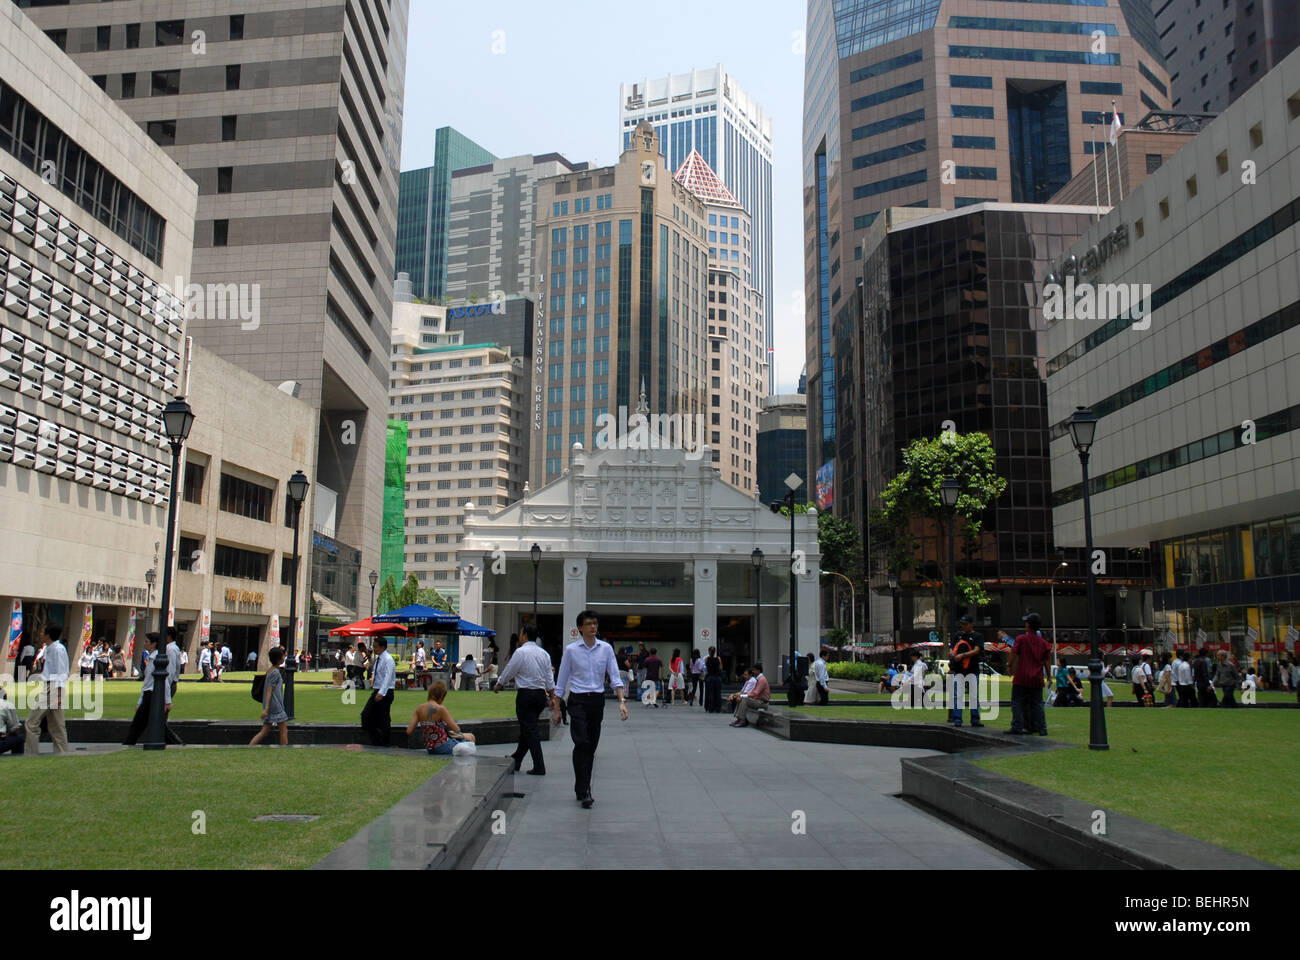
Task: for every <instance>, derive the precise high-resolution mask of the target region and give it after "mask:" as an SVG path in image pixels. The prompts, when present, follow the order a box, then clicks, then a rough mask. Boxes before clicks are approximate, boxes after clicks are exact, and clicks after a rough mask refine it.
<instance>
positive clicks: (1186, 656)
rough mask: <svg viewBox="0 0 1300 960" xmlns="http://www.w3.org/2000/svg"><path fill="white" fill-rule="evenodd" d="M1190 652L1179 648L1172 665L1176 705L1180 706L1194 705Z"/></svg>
mask: <svg viewBox="0 0 1300 960" xmlns="http://www.w3.org/2000/svg"><path fill="white" fill-rule="evenodd" d="M1191 656H1192V655H1191V653H1190V652H1189V651H1187V650H1179V651H1178V656H1177V658H1175V660H1174V663H1173V667H1174V689H1175V690H1176V691H1177V692H1178V705H1179V706H1180V707H1194V706H1196V687H1195V686H1194V685H1193V683H1192V662H1191Z"/></svg>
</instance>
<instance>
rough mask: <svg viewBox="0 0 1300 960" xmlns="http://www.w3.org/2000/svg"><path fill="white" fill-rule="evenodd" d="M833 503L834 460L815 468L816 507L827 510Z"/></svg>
mask: <svg viewBox="0 0 1300 960" xmlns="http://www.w3.org/2000/svg"><path fill="white" fill-rule="evenodd" d="M834 503H835V461H834V460H827V461H826V462H825V463H823V464H822V465H821V466H820V467H818V468H817V509H818V510H829V509H830V508H831V507H832V506H833V505H834Z"/></svg>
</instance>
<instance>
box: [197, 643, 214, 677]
mask: <svg viewBox="0 0 1300 960" xmlns="http://www.w3.org/2000/svg"><path fill="white" fill-rule="evenodd" d="M199 673H201V674H203V676H202V677H200V678H199V679H201V680H205V681H206V680H211V679H212V647H211V645H209V644H206V643H205V644H204V645H203V649H202V650H200V651H199Z"/></svg>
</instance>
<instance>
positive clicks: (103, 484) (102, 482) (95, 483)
mask: <svg viewBox="0 0 1300 960" xmlns="http://www.w3.org/2000/svg"><path fill="white" fill-rule="evenodd" d="M108 482H109V481H108V477H107V476H106V475H105V474H102V473H100V472H99V471H98V470H96V471H95V473H94V475H93V476H91V478H90V485H91V486H92V487H94V488H95V489H96V490H107V489H108Z"/></svg>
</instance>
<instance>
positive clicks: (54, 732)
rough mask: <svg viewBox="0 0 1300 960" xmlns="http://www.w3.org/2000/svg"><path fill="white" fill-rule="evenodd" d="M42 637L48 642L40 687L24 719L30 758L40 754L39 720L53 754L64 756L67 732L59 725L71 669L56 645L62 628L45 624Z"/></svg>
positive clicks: (64, 652) (65, 654) (65, 651)
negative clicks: (42, 721) (52, 744)
mask: <svg viewBox="0 0 1300 960" xmlns="http://www.w3.org/2000/svg"><path fill="white" fill-rule="evenodd" d="M45 636H46V637H47V638H48V639H49V642H48V643H47V644H46V646H45V666H44V668H43V669H42V670H41V680H42V681H43V683H44V686H43V687H42V689H41V692H40V693H38V694H37V696H36V706H34V707H33V708H32V710H31V712H30V713H29V714H28V715H27V724H26V726H27V731H26V732H27V741H26V744H25V749H26V751H27V753H28V754H30V755H31V756H33V757H34V756H36V755H37V754H38V753H40V752H41V720H44V721H45V725H46V726H47V727H49V730H50V739H51V740H53V741H54V752H55V753H67V752H68V728H67V726H66V725H65V724H64V722H63V708H64V705H65V703H66V702H67V697H66V695H65V692H66V687H67V685H68V673H69V671H70V669H71V667H70V664H69V663H68V649H67V647H65V646H64V645H63V644H62V643H60V642H59V638H60V637H61V636H63V627H62V626H60V625H59V624H57V623H51V624H47V625H46V627H45Z"/></svg>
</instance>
